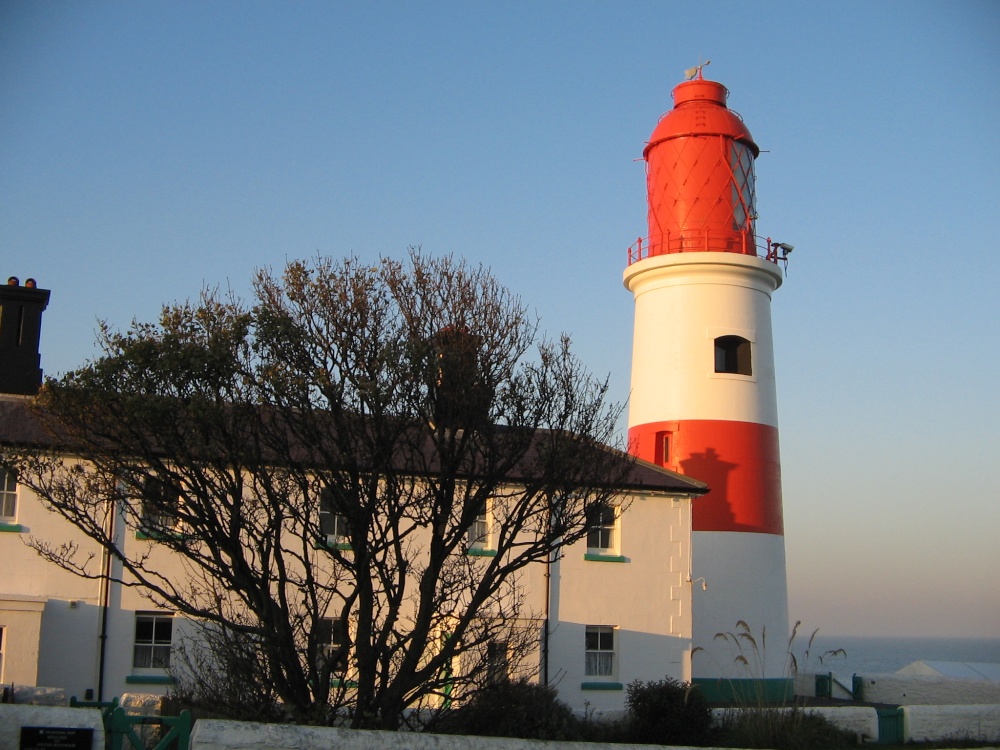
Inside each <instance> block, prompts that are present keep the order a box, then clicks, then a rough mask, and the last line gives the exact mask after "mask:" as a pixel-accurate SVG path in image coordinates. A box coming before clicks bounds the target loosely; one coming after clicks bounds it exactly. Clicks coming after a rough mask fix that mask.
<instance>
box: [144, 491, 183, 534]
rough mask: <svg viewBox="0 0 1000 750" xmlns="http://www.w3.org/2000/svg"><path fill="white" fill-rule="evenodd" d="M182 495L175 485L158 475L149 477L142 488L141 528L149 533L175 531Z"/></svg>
mask: <svg viewBox="0 0 1000 750" xmlns="http://www.w3.org/2000/svg"><path fill="white" fill-rule="evenodd" d="M180 499H181V495H180V492H178V491H177V489H176V488H175V487H171V486H170V485H168V484H167V483H166V482H164V481H162V480H160V479H157V478H156V477H147V478H146V481H145V483H144V484H143V490H142V509H141V510H142V515H141V517H140V524H141V530H142V531H143V532H146V533H147V534H149V533H152V534H154V535H155V534H157V533H159V534H163V533H164V532H167V533H169V532H173V531H174V530H175V529H176V528H177V510H178V508H179V506H180Z"/></svg>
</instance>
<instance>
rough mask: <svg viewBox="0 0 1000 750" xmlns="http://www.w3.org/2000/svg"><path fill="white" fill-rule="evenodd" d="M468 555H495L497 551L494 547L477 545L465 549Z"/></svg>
mask: <svg viewBox="0 0 1000 750" xmlns="http://www.w3.org/2000/svg"><path fill="white" fill-rule="evenodd" d="M465 554H467V555H468V556H469V557H496V556H497V551H496V550H495V549H479V548H478V547H472V548H471V549H467V550H466V551H465Z"/></svg>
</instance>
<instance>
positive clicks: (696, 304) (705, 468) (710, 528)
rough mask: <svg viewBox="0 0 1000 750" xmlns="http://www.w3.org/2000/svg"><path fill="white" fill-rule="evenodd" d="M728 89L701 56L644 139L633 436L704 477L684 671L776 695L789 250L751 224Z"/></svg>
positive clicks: (747, 152)
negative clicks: (780, 362) (782, 366)
mask: <svg viewBox="0 0 1000 750" xmlns="http://www.w3.org/2000/svg"><path fill="white" fill-rule="evenodd" d="M728 95H729V92H728V90H727V89H726V87H725V86H723V85H722V84H721V83H717V82H715V81H709V80H706V79H704V78H703V77H702V74H701V70H700V69H699V70H698V71H697V77H696V78H694V79H692V80H688V81H685V82H683V83H681V84H679V85H677V86H676V87H675V88H674V90H673V99H674V106H673V109H671V110H670V111H669V112H667V113H666V114H665V115H664V116H663V117H662V118H661V119H660V121H659V123H658V124H657V125H656V128H655V129H654V130H653V134H652V136H650V139H649V142H648V144H647V145H646V147H645V150H644V151H643V156H644V158H645V161H646V175H647V191H648V220H649V234H648V236H647V237H645V238H642V239H640V240H639V241H638V242H636V243H635V244H634V245H633V246H632V247H631V248H629V257H628V267H627V268H626V270H625V274H624V282H625V286H626V288H627V289H628V290H629V291H631V292H632V294H633V296H634V298H635V323H634V337H633V349H632V383H631V396H630V400H629V444H630V449H631V451H632V452H633V453H634V454H635V455H636V456H638V457H639V458H642V459H645V460H647V461H651V462H653V463H656V464H659V465H661V466H665V467H667V468H669V469H673V470H675V471H679V472H681V473H683V474H686V475H688V476H691V477H693V478H695V479H699V480H702V481H704V482H707V483H708V485H709V493H708V494H707V495H706V496H704V497H702V498H700V499H698V500H696V501H695V503H694V512H693V523H692V542H691V546H692V561H691V575H690V577H691V580H690V581H689V583H690V584H691V586H692V589H693V590H692V612H691V616H692V624H693V636H692V647H693V650H694V654H693V657H692V660H691V667H692V677H693V680H694V682H695V683H697V684H699V685H701V686H702V687H703V689H705V690H706V692H708V693H709V694H710V695H719V694H720V690H723V691H724V690H725V689H727V688H726V687H720V686H728V687H731V686H733V685H738V684H739V682H740V680H742V679H755V680H760V679H763V680H765V681H766V682H765V683H764V684H765V685H766V689H767V690H768V694H769V695H772V696H780V695H781V694H783V692H784V691H785V690H786V689H787V679H785V678H787V676H788V675H787V671H786V662H787V646H788V633H789V629H788V595H787V585H786V579H785V545H784V536H783V526H782V512H781V471H780V464H779V455H778V411H777V394H776V388H775V374H774V352H773V344H772V334H771V295H772V294H773V293H774V291H775V290H776V289H778V287H779V286H780V285H781V282H782V279H783V273H782V268H781V265H780V263H782V262H787V257H788V252H789V251H790V250H791V247H790V246H789V245H785V244H778V243H772V242H771V241H770V240H761V239H759V238H758V237H757V236H756V235H755V222H756V219H757V213H756V206H755V202H756V201H755V184H754V160H755V159H756V158H757V156H758V154H759V153H760V150H759V149H758V147H757V144H756V143H754V141H753V138H752V136H751V135H750V131H749V130H748V129H747V127H746V125H745V124H744V123H743V120H742V119H741V118H740V116H739V115H737V114H736V113H735V112H733V111H732V110H730V109H729V108H728V106H727V99H728ZM740 621H742V622H744V623H746V625H747V626H748V627H749V629H750V632H751V634H752V636H753V637H754V639H755V641H756V645H757V648H756V649H754V648H753V647H752V645H751V644H749V643H748V642H747V641H746V640H743V641H741V643H742V645H743V648H744V654H745V656H746V657H747V660H748V661H749V671H748V670H747V669H746V668H745V667H741V666H740V665H738V664H736V663H735V659H736V657H738V655H739V653H738V652H734V651H733V649H732V647H731V644H729V643H727V642H726V641H725V640H721V639H717V638H716V637H715V636H716V634H717V633H720V632H733V633H735V632H737V623H738V622H740ZM720 677H721V678H728V679H726V680H724V681H720V680H719V678H720ZM759 687H760V684H759V683H758V684H757V689H759Z"/></svg>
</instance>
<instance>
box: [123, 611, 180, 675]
mask: <svg viewBox="0 0 1000 750" xmlns="http://www.w3.org/2000/svg"><path fill="white" fill-rule="evenodd" d="M173 633H174V618H173V615H169V614H156V613H152V612H137V613H136V615H135V645H134V646H133V651H132V666H133V667H134V668H137V669H142V668H152V669H166V668H167V667H169V666H170V643H171V641H172V640H173Z"/></svg>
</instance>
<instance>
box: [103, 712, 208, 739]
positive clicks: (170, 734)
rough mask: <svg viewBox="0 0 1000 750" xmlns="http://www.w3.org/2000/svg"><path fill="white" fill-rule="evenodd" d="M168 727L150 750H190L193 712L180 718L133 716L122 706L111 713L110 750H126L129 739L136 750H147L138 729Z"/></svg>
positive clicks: (184, 713)
mask: <svg viewBox="0 0 1000 750" xmlns="http://www.w3.org/2000/svg"><path fill="white" fill-rule="evenodd" d="M148 726H160V727H167V728H168V729H167V731H166V733H161V735H160V740H159V742H157V743H156V744H155V745H154V746H153V747H152V748H150V750H168V748H172V749H173V750H188V746H189V745H190V744H191V712H190V711H181V715H180V716H131V715H129V714H127V713H125V709H123V708H122V707H121V706H119V707H118V708H116V709H115V710H114V711H112V712H111V724H110V727H109V729H108V735H109V739H110V741H109V742H108V748H109V750H126V748H127V747H128V745H126V744H125V740H126V739H127V740H128V741H129V743H130V745H131V747H132V748H134V750H146V743H145V741H144V740H143V738H141V737H140V736H139V734H137V733H136V731H135V728H136V727H148Z"/></svg>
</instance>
